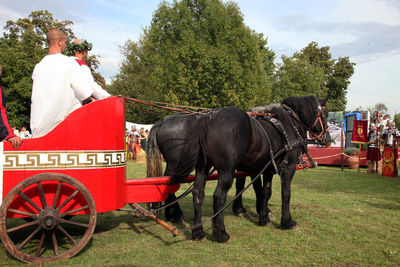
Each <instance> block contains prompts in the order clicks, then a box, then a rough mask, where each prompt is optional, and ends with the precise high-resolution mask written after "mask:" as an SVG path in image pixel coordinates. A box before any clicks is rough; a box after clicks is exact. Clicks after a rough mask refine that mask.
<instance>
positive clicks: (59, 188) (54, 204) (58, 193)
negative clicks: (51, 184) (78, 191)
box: [51, 181, 63, 209]
mask: <svg viewBox="0 0 400 267" xmlns="http://www.w3.org/2000/svg"><path fill="white" fill-rule="evenodd" d="M62 183H63V182H61V181H60V182H58V186H57V191H56V195H55V196H54V200H53V205H52V206H51V208H53V209H55V208H56V203H57V200H58V196H59V195H60V191H61V186H62Z"/></svg>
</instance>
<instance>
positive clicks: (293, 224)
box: [280, 221, 300, 230]
mask: <svg viewBox="0 0 400 267" xmlns="http://www.w3.org/2000/svg"><path fill="white" fill-rule="evenodd" d="M280 228H281V229H282V230H299V229H300V226H298V225H297V223H296V222H295V221H291V222H289V223H287V224H284V223H281V227H280Z"/></svg>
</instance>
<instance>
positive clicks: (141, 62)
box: [111, 0, 274, 122]
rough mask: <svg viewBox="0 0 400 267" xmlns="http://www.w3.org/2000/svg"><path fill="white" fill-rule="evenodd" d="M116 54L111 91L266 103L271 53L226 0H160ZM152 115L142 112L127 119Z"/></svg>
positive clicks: (209, 103)
mask: <svg viewBox="0 0 400 267" xmlns="http://www.w3.org/2000/svg"><path fill="white" fill-rule="evenodd" d="M122 52H123V54H124V56H125V60H124V62H123V64H122V66H121V70H120V73H119V74H118V75H117V76H116V78H115V79H114V81H113V84H112V86H111V91H112V92H113V93H115V94H121V93H123V94H126V95H128V96H132V97H137V98H142V99H151V100H157V101H163V102H168V103H175V104H183V105H192V106H203V107H219V106H237V107H240V108H243V109H246V108H247V107H249V106H255V105H261V104H266V103H269V102H270V94H271V75H272V72H273V70H274V63H273V59H274V53H273V52H272V51H271V50H270V49H269V48H268V47H267V40H266V39H265V38H264V37H263V36H262V34H257V33H255V32H254V31H253V30H251V29H250V28H249V27H247V26H246V25H244V23H243V16H242V14H241V13H240V10H239V8H238V7H237V5H236V4H234V3H232V2H228V3H223V2H222V1H221V0H182V1H174V2H173V3H172V4H169V3H166V2H162V3H161V4H160V5H159V7H158V9H157V10H156V11H155V13H154V15H153V18H152V22H151V25H150V26H149V27H148V28H146V29H145V30H144V33H143V36H142V37H141V38H140V40H139V41H138V42H132V41H128V42H127V43H126V44H125V46H124V47H123V48H122ZM128 115H129V114H128ZM156 118H159V117H154V116H153V117H151V116H150V115H144V114H143V112H139V114H132V117H131V119H134V120H135V121H138V122H154V120H155V119H156ZM150 119H151V120H152V121H150Z"/></svg>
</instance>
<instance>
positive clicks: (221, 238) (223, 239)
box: [214, 232, 231, 243]
mask: <svg viewBox="0 0 400 267" xmlns="http://www.w3.org/2000/svg"><path fill="white" fill-rule="evenodd" d="M230 238H231V237H230V235H229V234H228V233H226V232H225V233H222V234H221V235H218V236H217V235H214V240H215V241H217V242H218V243H226V242H228V241H229V239H230Z"/></svg>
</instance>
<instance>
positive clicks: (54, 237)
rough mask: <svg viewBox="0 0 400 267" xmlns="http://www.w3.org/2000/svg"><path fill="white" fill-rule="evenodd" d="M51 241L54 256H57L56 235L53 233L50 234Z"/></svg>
mask: <svg viewBox="0 0 400 267" xmlns="http://www.w3.org/2000/svg"><path fill="white" fill-rule="evenodd" d="M51 240H52V241H53V247H54V254H55V255H56V256H58V245H57V238H56V233H54V232H52V233H51Z"/></svg>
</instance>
